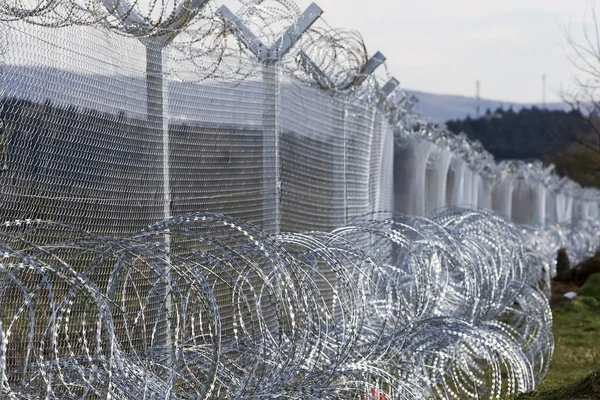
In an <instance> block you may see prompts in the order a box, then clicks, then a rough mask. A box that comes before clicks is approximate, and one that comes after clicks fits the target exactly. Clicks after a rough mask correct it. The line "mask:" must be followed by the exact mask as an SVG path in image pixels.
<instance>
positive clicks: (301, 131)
mask: <svg viewBox="0 0 600 400" xmlns="http://www.w3.org/2000/svg"><path fill="white" fill-rule="evenodd" d="M281 89H282V90H281V113H280V116H281V121H280V163H281V229H282V231H285V232H301V231H305V230H311V229H315V230H323V231H328V230H331V229H333V228H334V227H335V226H336V225H337V224H336V223H337V222H339V220H340V217H339V216H340V215H341V214H343V212H344V210H343V208H342V207H343V204H342V203H341V202H340V196H339V193H338V191H339V190H340V188H339V185H340V184H342V183H343V182H340V181H339V177H340V176H339V175H340V173H339V171H340V169H341V166H342V165H343V162H344V160H343V159H342V157H343V150H342V146H343V145H344V143H343V142H342V139H343V138H342V137H341V136H340V131H339V128H338V127H339V126H340V125H342V124H343V121H342V110H341V109H340V107H339V102H337V101H335V99H334V98H332V97H331V96H329V95H327V94H326V93H325V92H323V91H321V90H319V89H315V88H310V87H307V86H305V85H300V84H299V82H296V81H293V80H291V79H289V78H288V79H285V80H284V82H283V84H282V88H281Z"/></svg>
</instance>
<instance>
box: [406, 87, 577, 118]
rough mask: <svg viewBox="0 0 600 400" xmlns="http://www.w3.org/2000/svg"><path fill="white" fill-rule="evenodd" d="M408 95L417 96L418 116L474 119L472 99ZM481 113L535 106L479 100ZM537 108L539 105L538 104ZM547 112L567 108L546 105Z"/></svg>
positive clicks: (550, 104)
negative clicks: (487, 110)
mask: <svg viewBox="0 0 600 400" xmlns="http://www.w3.org/2000/svg"><path fill="white" fill-rule="evenodd" d="M407 91H408V92H409V93H410V94H412V95H415V96H417V98H418V99H419V103H418V104H417V105H416V106H415V110H416V111H417V112H419V113H420V114H423V115H426V116H428V117H430V118H431V119H433V120H434V121H439V122H443V121H448V120H456V119H464V118H466V117H467V116H470V117H471V118H474V117H475V110H476V106H477V100H476V99H475V98H474V97H467V96H456V95H448V94H434V93H427V92H421V91H418V90H407ZM480 104H481V107H480V109H481V113H482V114H483V113H484V112H485V110H486V109H488V108H489V109H490V110H495V109H497V108H509V107H511V106H512V109H513V110H514V111H519V110H521V109H523V108H529V107H532V106H534V105H535V104H526V103H510V102H506V101H499V100H490V99H481V103H480ZM538 106H539V104H538ZM546 109H548V110H562V111H567V110H569V107H568V105H567V104H565V103H548V104H546Z"/></svg>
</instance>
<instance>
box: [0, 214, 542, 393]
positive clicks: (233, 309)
mask: <svg viewBox="0 0 600 400" xmlns="http://www.w3.org/2000/svg"><path fill="white" fill-rule="evenodd" d="M1 235H2V240H1V244H0V246H1V247H2V254H3V261H2V263H1V271H0V277H1V278H0V282H1V285H0V288H1V290H2V298H3V302H2V305H1V306H0V308H1V311H2V313H1V314H2V326H1V327H0V328H1V329H0V335H1V336H2V341H1V344H0V354H1V357H0V376H1V377H2V391H3V394H4V396H6V397H7V398H15V399H21V398H23V399H25V398H36V397H37V398H39V397H40V396H43V397H45V396H48V397H49V398H106V396H108V395H110V396H112V397H114V398H120V399H127V398H130V399H138V398H174V399H198V398H237V399H245V398H248V399H249V398H256V397H264V398H276V397H285V398H293V399H308V398H314V399H320V398H339V399H347V398H361V397H364V396H368V395H370V393H371V390H372V389H374V390H375V391H376V392H378V393H385V394H386V396H388V398H394V399H396V398H397V399H403V398H405V399H411V398H416V397H419V398H467V397H468V398H495V397H496V396H499V395H503V394H512V393H516V392H519V391H525V390H529V389H531V388H533V387H534V386H535V384H536V383H537V382H539V381H540V380H541V379H542V378H543V376H544V374H545V372H546V370H547V368H548V363H549V360H550V355H551V353H552V343H553V342H552V334H551V326H552V320H551V316H550V311H549V307H548V302H547V299H546V297H545V295H544V294H543V293H542V292H541V291H540V289H539V287H538V281H537V276H536V274H535V273H533V272H535V271H537V270H539V269H540V268H541V267H540V263H539V260H540V258H543V256H542V255H540V254H538V253H536V252H535V250H533V249H529V248H526V247H525V246H524V245H523V243H527V235H526V234H524V233H523V232H522V231H520V230H519V229H518V227H516V226H514V225H512V224H511V223H509V222H507V221H506V220H504V219H503V218H501V217H498V216H496V215H493V214H490V213H489V212H482V211H476V210H471V209H457V208H454V209H447V210H445V211H443V212H441V213H439V214H437V215H436V216H435V217H434V218H433V219H431V220H430V219H426V218H421V217H410V216H405V215H395V216H394V217H392V218H386V219H381V220H379V219H377V214H372V215H367V216H365V217H362V218H359V219H356V220H355V221H353V222H352V223H351V224H349V225H348V226H345V227H340V228H338V229H335V230H334V231H331V232H306V233H281V234H278V235H268V234H265V233H263V232H262V231H261V230H260V229H258V228H256V227H255V226H253V225H251V224H248V223H246V222H243V221H240V220H236V219H234V218H231V217H226V216H223V215H218V214H211V213H193V214H188V215H183V216H179V217H174V218H172V219H169V220H164V221H161V222H158V223H156V224H154V225H152V226H150V227H148V228H147V229H145V230H143V231H141V232H139V233H136V234H132V235H130V236H128V237H120V238H117V237H103V236H98V235H94V234H91V233H88V232H85V231H81V230H79V229H76V228H72V227H69V226H66V225H64V224H57V223H52V222H46V221H31V220H28V221H12V222H7V223H5V224H4V228H3V230H2V233H1ZM167 236H168V237H169V248H168V249H167V248H165V237H167ZM39 237H46V238H48V239H46V240H44V241H43V243H36V242H34V241H32V238H39ZM50 238H52V239H50ZM528 253H529V255H528ZM532 255H533V256H532ZM535 256H537V257H535ZM84 260H85V263H82V261H84ZM82 265H83V267H82ZM165 318H166V321H167V322H166V323H165V321H164V320H163V319H165ZM165 327H166V328H165Z"/></svg>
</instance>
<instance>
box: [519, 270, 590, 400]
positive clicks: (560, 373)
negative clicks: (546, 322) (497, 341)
mask: <svg viewBox="0 0 600 400" xmlns="http://www.w3.org/2000/svg"><path fill="white" fill-rule="evenodd" d="M579 294H580V295H579V296H578V297H577V298H576V299H575V300H573V301H572V302H570V303H567V304H562V305H558V306H556V307H555V308H554V309H553V310H552V315H553V317H554V322H553V333H554V344H555V347H554V355H553V357H552V362H551V364H550V370H549V371H548V374H547V375H546V379H544V381H543V382H542V383H541V384H540V385H539V386H538V387H537V389H536V391H535V392H531V393H526V394H522V395H520V396H517V397H516V400H529V399H547V400H554V399H556V400H587V399H600V274H595V275H592V277H590V279H589V280H588V282H586V284H585V285H584V286H583V287H582V288H581V290H580V291H579Z"/></svg>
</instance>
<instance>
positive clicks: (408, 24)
mask: <svg viewBox="0 0 600 400" xmlns="http://www.w3.org/2000/svg"><path fill="white" fill-rule="evenodd" d="M314 1H315V2H316V3H317V4H318V5H319V6H320V7H321V8H322V9H323V10H324V11H325V12H324V14H323V18H325V19H326V20H327V22H328V23H329V24H330V25H332V26H334V27H343V28H352V29H357V30H359V31H360V32H361V33H362V35H363V37H364V39H365V42H366V44H367V48H368V49H369V52H370V53H371V54H372V53H374V52H375V51H377V50H379V51H381V52H382V53H383V54H385V55H386V56H387V59H388V67H389V70H390V72H391V73H392V74H393V75H394V76H396V77H397V78H398V79H399V80H400V82H401V84H402V86H403V87H404V88H408V89H415V90H424V91H429V92H435V93H447V94H461V95H468V96H474V95H475V82H476V80H477V79H479V80H480V81H481V96H482V97H485V98H492V99H498V100H505V101H509V102H510V101H512V102H541V99H542V74H544V73H545V74H546V75H547V82H548V84H547V87H548V90H547V100H548V101H556V100H558V98H559V95H558V93H557V92H558V90H559V89H560V87H561V85H563V86H564V85H570V83H571V81H572V77H573V74H574V73H575V68H574V67H573V65H572V64H571V63H570V62H569V60H568V58H567V54H566V53H567V51H568V46H567V44H566V40H565V37H564V29H565V28H569V27H570V28H571V29H572V30H573V31H574V32H581V30H582V27H583V25H582V23H583V21H584V17H585V13H586V10H588V12H589V8H590V7H589V4H590V2H589V0H412V1H408V0H369V1H364V0H360V1H359V0H314ZM296 3H297V4H298V5H299V6H300V8H302V9H304V8H306V7H307V6H308V5H309V4H310V3H311V0H296Z"/></svg>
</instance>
